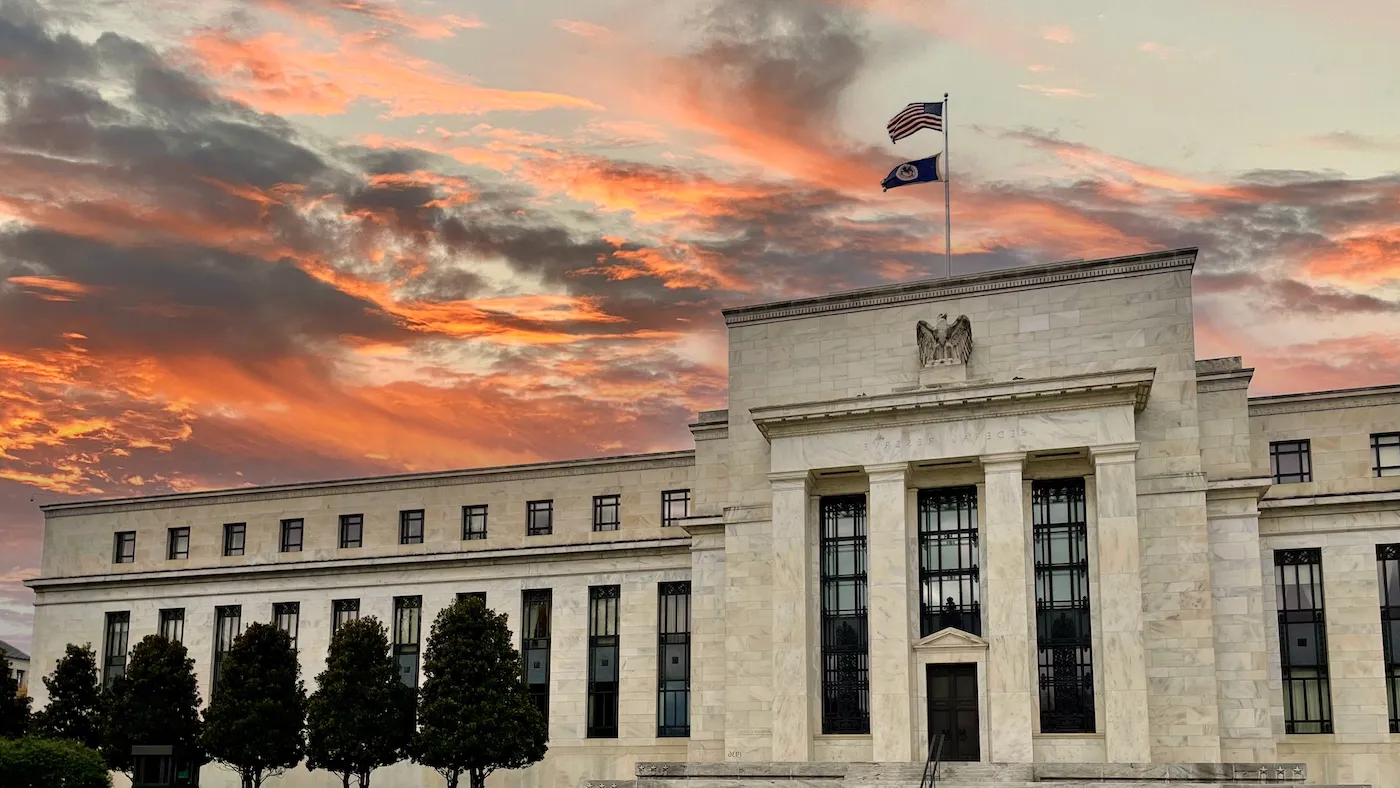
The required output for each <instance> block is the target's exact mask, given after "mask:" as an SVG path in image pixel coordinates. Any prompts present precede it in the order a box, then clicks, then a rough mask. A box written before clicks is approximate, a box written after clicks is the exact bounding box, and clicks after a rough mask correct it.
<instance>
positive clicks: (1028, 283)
mask: <svg viewBox="0 0 1400 788" xmlns="http://www.w3.org/2000/svg"><path fill="white" fill-rule="evenodd" d="M1195 264H1196V250H1195V249H1194V248H1188V249H1173V250H1170V251H1165V252H1151V253H1148V254H1139V255H1131V256H1128V257H1112V258H1106V259H1102V260H1071V261H1069V262H1063V263H1051V264H1049V265H1038V266H1029V267H1023V268H1012V269H1008V270H1002V271H990V272H982V273H976V274H968V275H965V276H957V277H953V278H951V279H925V280H921V281H918V282H901V283H899V284H893V285H885V286H882V287H872V288H867V289H864V290H853V291H850V292H846V293H835V294H832V295H825V296H817V297H814V298H800V299H794V300H790V301H773V302H769V303H764V304H754V305H752V306H742V307H736V308H733V309H726V310H724V322H725V324H726V325H729V326H739V325H748V324H752V323H766V322H771V321H775V320H792V319H795V318H803V317H810V316H813V315H821V314H831V313H835V312H852V311H860V310H865V309H878V308H881V307H888V306H897V305H902V304H916V303H922V302H926V301H937V300H941V299H948V298H961V297H964V296H970V295H984V294H988V293H999V292H1005V291H1008V290H1027V289H1034V288H1041V287H1049V286H1053V285H1063V284H1068V283H1072V282H1079V281H1085V280H1091V279H1121V278H1124V277H1129V276H1142V275H1145V274H1155V273H1162V272H1165V271H1189V270H1190V269H1191V268H1192V267H1193V266H1195Z"/></svg>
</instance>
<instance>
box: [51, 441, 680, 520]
mask: <svg viewBox="0 0 1400 788" xmlns="http://www.w3.org/2000/svg"><path fill="white" fill-rule="evenodd" d="M694 464H695V452H694V451H693V450H687V451H674V452H665V453H657V454H632V455H627V456H623V457H600V458H598V459H591V460H568V461H565V462H542V463H534V464H530V465H502V466H498V467H494V468H473V469H469V470H456V471H435V472H432V473H411V474H402V475H398V476H378V477H369V478H363V479H338V480H333V481H322V482H303V483H297V484H276V485H268V486H264V487H245V488H241V489H231V490H230V489H225V490H206V491H203V492H188V493H172V494H170V495H152V496H146V497H142V498H116V499H111V500H106V501H78V502H75V503H54V504H49V505H47V506H41V507H39V508H40V509H41V510H42V511H43V512H44V516H45V518H47V519H50V520H53V519H57V518H59V517H72V516H75V515H85V514H111V513H114V512H133V511H142V510H146V509H171V508H177V507H181V506H203V505H210V504H225V503H249V502H253V501H274V500H285V499H287V498H300V497H304V496H307V495H323V494H326V493H334V494H344V493H364V492H383V491H395V490H412V489H420V488H424V487H450V486H452V485H456V484H481V483H486V482H508V481H518V480H523V479H544V478H558V477H567V476H585V475H588V474H591V473H618V472H623V471H644V470H653V469H657V468H682V467H686V466H691V465H694Z"/></svg>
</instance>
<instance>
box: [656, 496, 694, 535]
mask: <svg viewBox="0 0 1400 788" xmlns="http://www.w3.org/2000/svg"><path fill="white" fill-rule="evenodd" d="M677 502H679V503H682V504H685V513H684V514H682V515H681V516H680V517H672V516H671V508H670V506H669V505H668V504H672V503H677ZM689 516H690V490H688V489H686V490H662V491H661V527H663V528H669V527H671V526H673V525H676V524H677V523H679V521H681V520H684V519H685V518H687V517H689Z"/></svg>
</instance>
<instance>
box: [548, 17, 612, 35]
mask: <svg viewBox="0 0 1400 788" xmlns="http://www.w3.org/2000/svg"><path fill="white" fill-rule="evenodd" d="M554 26H555V27H557V28H559V29H560V30H563V31H564V32H566V33H572V34H574V35H576V36H580V37H582V38H604V37H607V36H610V35H612V34H613V31H612V30H609V29H608V28H606V27H603V26H602V25H595V24H593V23H592V22H580V21H578V20H576V19H556V20H554Z"/></svg>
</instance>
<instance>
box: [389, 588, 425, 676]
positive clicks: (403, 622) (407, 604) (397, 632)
mask: <svg viewBox="0 0 1400 788" xmlns="http://www.w3.org/2000/svg"><path fill="white" fill-rule="evenodd" d="M422 621H423V597H421V596H398V597H394V659H395V661H397V662H398V665H399V680H400V681H402V682H403V683H404V684H405V685H407V686H409V687H417V686H418V644H419V641H420V638H419V636H420V629H421V625H422Z"/></svg>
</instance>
